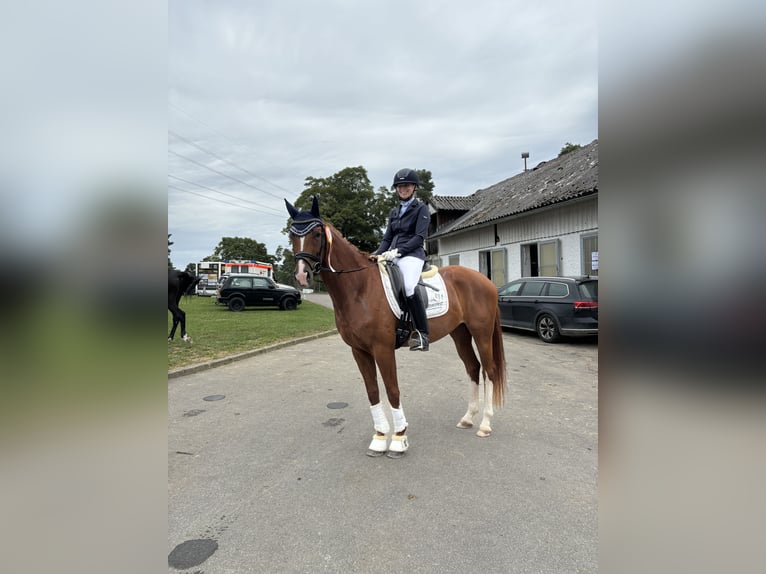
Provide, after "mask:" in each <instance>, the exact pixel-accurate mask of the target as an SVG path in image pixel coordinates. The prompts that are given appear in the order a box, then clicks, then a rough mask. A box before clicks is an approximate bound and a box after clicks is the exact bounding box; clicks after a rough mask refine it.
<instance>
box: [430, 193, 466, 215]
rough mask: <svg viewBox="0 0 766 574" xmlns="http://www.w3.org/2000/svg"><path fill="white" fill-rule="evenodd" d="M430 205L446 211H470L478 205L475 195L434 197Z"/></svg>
mask: <svg viewBox="0 0 766 574" xmlns="http://www.w3.org/2000/svg"><path fill="white" fill-rule="evenodd" d="M428 204H429V205H431V206H433V207H434V208H435V209H439V210H444V211H449V210H452V211H468V210H469V209H471V208H472V207H473V206H474V205H476V197H475V196H474V195H434V196H433V197H431V199H429V200H428Z"/></svg>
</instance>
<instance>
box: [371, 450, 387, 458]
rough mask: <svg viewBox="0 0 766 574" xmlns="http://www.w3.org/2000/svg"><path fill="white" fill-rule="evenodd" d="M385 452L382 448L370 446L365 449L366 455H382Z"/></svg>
mask: <svg viewBox="0 0 766 574" xmlns="http://www.w3.org/2000/svg"><path fill="white" fill-rule="evenodd" d="M384 454H386V451H384V450H372V449H371V448H368V449H367V456H376V457H377V456H383V455H384Z"/></svg>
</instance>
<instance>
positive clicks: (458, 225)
mask: <svg viewBox="0 0 766 574" xmlns="http://www.w3.org/2000/svg"><path fill="white" fill-rule="evenodd" d="M597 192H598V140H597V139H596V140H593V141H592V142H591V143H589V144H588V145H586V146H583V147H581V148H579V149H577V150H575V151H572V152H569V153H567V154H564V155H563V156H561V157H558V158H556V159H553V160H551V161H543V162H540V163H539V164H538V165H537V166H535V167H534V168H532V169H530V170H528V171H526V172H522V173H520V174H518V175H515V176H513V177H511V178H509V179H506V180H504V181H501V182H500V183H496V184H495V185H492V186H490V187H488V188H486V189H480V190H479V191H477V192H475V193H474V194H473V195H471V196H468V197H466V198H465V199H466V200H471V202H472V203H473V205H472V206H471V207H469V208H468V212H467V213H466V214H465V215H463V216H462V217H460V218H458V219H456V220H455V221H453V222H450V223H448V224H447V225H445V226H444V227H443V228H441V229H439V230H437V231H436V233H434V234H432V237H437V236H442V235H446V234H449V233H452V232H455V231H459V230H463V229H466V228H468V227H473V226H476V225H482V224H486V223H490V222H492V221H495V220H498V219H503V218H505V217H510V216H512V215H516V214H519V213H524V212H526V211H531V210H534V209H538V208H541V207H545V206H548V205H553V204H556V203H560V202H563V201H567V200H570V199H575V198H578V197H583V196H586V195H591V194H594V193H597ZM440 199H441V198H438V197H436V196H434V200H433V201H432V205H434V207H437V203H436V202H437V201H438V200H440ZM449 199H457V198H449ZM442 209H443V208H442ZM446 209H450V208H446ZM453 209H456V208H453ZM462 209H466V208H465V207H463V208H462Z"/></svg>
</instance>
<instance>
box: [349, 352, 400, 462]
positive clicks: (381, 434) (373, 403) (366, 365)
mask: <svg viewBox="0 0 766 574" xmlns="http://www.w3.org/2000/svg"><path fill="white" fill-rule="evenodd" d="M351 352H352V353H353V355H354V360H355V361H356V365H357V367H359V372H360V373H361V374H362V379H363V380H364V386H365V388H366V389H367V399H368V400H369V401H370V414H372V424H373V427H374V428H375V434H374V435H373V437H372V442H370V446H369V447H368V448H367V456H380V455H382V454H383V453H385V452H386V450H387V449H388V438H387V435H388V433H389V431H390V430H391V427H390V426H389V424H388V419H387V418H386V413H385V412H384V411H383V405H382V404H381V402H380V391H379V390H378V379H377V371H376V370H375V359H374V358H373V356H372V355H371V354H369V353H367V352H365V351H362V350H361V349H355V348H352V349H351Z"/></svg>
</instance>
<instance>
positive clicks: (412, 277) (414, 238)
mask: <svg viewBox="0 0 766 574" xmlns="http://www.w3.org/2000/svg"><path fill="white" fill-rule="evenodd" d="M392 187H394V188H395V189H396V193H397V195H398V196H399V205H398V206H397V207H395V208H394V209H393V210H391V214H390V215H389V217H388V226H387V227H386V232H385V234H384V235H383V241H382V242H381V244H380V247H378V249H377V250H376V251H375V253H373V254H371V255H370V258H371V259H373V260H377V259H378V258H382V259H386V260H388V261H393V262H394V264H395V265H397V266H398V267H399V269H401V270H402V278H403V280H404V294H405V295H406V297H407V304H408V306H409V308H410V313H411V314H412V321H413V323H414V324H415V329H416V331H415V334H414V335H413V337H412V339H411V340H410V351H427V350H428V319H427V318H426V310H425V306H424V303H423V301H421V299H420V297H418V296H416V295H415V286H416V285H417V284H418V281H419V280H420V274H421V272H422V271H423V263H424V261H425V259H426V251H425V242H426V236H427V235H428V223H429V221H430V217H431V216H430V214H429V213H428V206H426V204H425V203H423V202H422V201H420V200H419V199H417V198H416V197H415V190H416V189H417V187H418V174H417V173H415V170H412V169H408V168H404V169H400V170H399V171H397V172H396V174H395V175H394V183H393V186H392Z"/></svg>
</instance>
